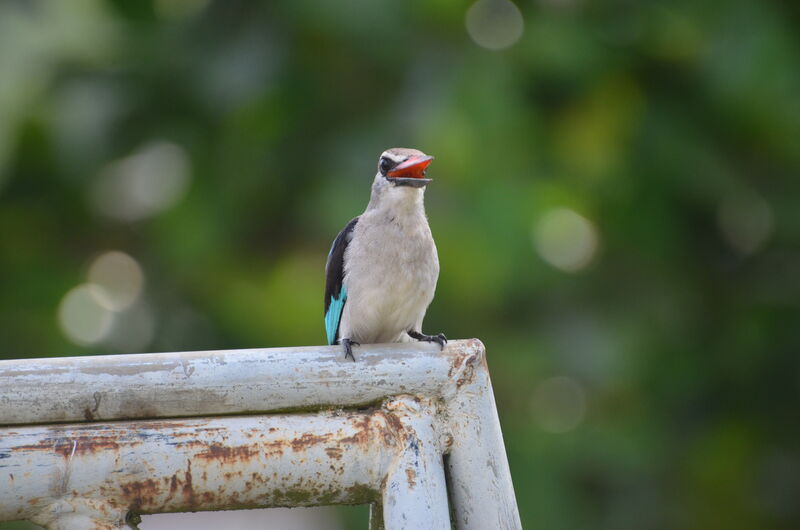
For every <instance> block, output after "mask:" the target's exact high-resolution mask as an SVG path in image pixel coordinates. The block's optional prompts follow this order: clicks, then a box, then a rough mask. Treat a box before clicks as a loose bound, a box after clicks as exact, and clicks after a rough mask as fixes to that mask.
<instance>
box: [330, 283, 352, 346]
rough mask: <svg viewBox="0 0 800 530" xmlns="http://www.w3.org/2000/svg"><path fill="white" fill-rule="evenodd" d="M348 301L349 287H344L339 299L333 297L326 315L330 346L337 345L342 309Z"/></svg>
mask: <svg viewBox="0 0 800 530" xmlns="http://www.w3.org/2000/svg"><path fill="white" fill-rule="evenodd" d="M346 300H347V287H346V286H344V285H342V290H341V291H340V292H339V296H338V297H331V303H330V305H329V306H328V312H327V313H325V332H326V333H327V335H328V344H335V343H336V339H337V338H338V337H337V335H338V332H339V322H340V321H341V319H342V309H344V303H345V301H346Z"/></svg>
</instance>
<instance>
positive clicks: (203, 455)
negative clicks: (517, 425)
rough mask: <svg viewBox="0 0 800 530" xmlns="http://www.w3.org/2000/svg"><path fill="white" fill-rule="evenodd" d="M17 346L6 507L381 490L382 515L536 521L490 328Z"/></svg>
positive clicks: (183, 506) (0, 453)
mask: <svg viewBox="0 0 800 530" xmlns="http://www.w3.org/2000/svg"><path fill="white" fill-rule="evenodd" d="M357 358H358V362H355V363H354V362H352V361H349V360H345V359H344V357H343V356H342V354H341V349H340V348H339V347H328V346H325V347H305V348H279V349H249V350H228V351H205V352H180V353H154V354H136V355H113V356H96V357H71V358H52V359H25V360H13V361H0V521H4V520H18V519H27V520H30V521H33V522H35V523H37V524H40V525H42V526H45V527H46V528H48V529H59V530H73V529H84V528H97V529H116V528H126V527H128V526H135V525H136V522H137V520H138V516H139V515H140V514H153V513H163V512H180V511H198V510H230V509H244V508H264V507H277V506H316V505H329V504H365V503H368V504H371V505H372V510H371V516H370V526H371V528H373V529H377V528H387V529H402V528H410V529H413V530H422V529H446V528H451V525H452V526H454V527H455V528H458V529H470V530H492V529H518V528H521V525H520V520H519V513H518V510H517V504H516V499H515V497H514V489H513V486H512V483H511V475H510V473H509V469H508V463H507V460H506V452H505V448H504V446H503V437H502V433H501V431H500V423H499V421H498V418H497V412H496V410H495V402H494V396H493V393H492V387H491V382H490V379H489V371H488V368H487V366H486V357H485V350H484V346H483V344H482V343H481V342H480V341H478V340H474V339H473V340H466V341H453V342H450V344H449V345H448V346H447V347H446V348H445V350H444V351H442V352H440V351H439V349H438V347H436V346H433V345H423V344H412V343H409V344H387V345H369V346H364V347H361V348H359V350H358V356H357Z"/></svg>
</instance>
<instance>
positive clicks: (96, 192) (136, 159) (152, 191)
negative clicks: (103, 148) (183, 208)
mask: <svg viewBox="0 0 800 530" xmlns="http://www.w3.org/2000/svg"><path fill="white" fill-rule="evenodd" d="M189 169H190V168H189V158H188V156H187V155H186V152H185V151H184V150H183V149H182V148H181V147H179V146H177V145H175V144H173V143H169V142H164V141H158V142H153V143H151V144H148V145H146V146H144V147H143V148H142V149H140V150H139V151H138V152H137V153H135V154H133V155H131V156H128V157H126V158H123V159H122V160H119V161H117V162H114V163H112V164H111V165H110V166H108V167H107V168H106V169H105V170H104V171H103V172H102V173H101V175H100V176H99V178H98V179H97V181H96V182H95V183H94V186H93V188H92V190H91V197H90V198H91V203H92V206H93V207H94V209H95V210H96V211H97V212H98V213H100V214H102V215H105V216H107V217H111V218H114V219H118V220H121V221H138V220H141V219H145V218H148V217H151V216H153V215H156V214H158V213H161V212H162V211H164V210H167V209H169V208H171V207H172V206H174V205H175V204H176V203H177V202H178V201H179V200H180V199H182V198H183V196H184V195H185V194H186V191H187V189H188V187H189V178H190V171H189Z"/></svg>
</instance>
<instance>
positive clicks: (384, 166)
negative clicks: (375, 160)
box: [378, 156, 396, 175]
mask: <svg viewBox="0 0 800 530" xmlns="http://www.w3.org/2000/svg"><path fill="white" fill-rule="evenodd" d="M395 165H396V162H394V161H392V160H390V159H388V158H386V157H385V156H382V157H381V161H380V163H379V164H378V169H379V170H380V172H381V174H382V175H385V174H386V173H388V171H389V170H390V169H392V168H393V167H394V166H395Z"/></svg>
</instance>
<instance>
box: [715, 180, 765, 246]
mask: <svg viewBox="0 0 800 530" xmlns="http://www.w3.org/2000/svg"><path fill="white" fill-rule="evenodd" d="M717 223H718V224H719V228H720V231H721V232H722V235H723V236H724V237H725V240H726V241H727V242H728V243H729V244H730V245H731V246H732V247H733V248H735V249H736V250H738V251H739V252H740V253H742V254H753V253H754V252H756V251H758V250H759V249H760V248H761V247H763V246H764V243H765V242H766V240H767V239H768V238H769V236H770V234H771V233H772V208H771V207H770V205H769V203H768V202H767V201H766V200H765V199H764V198H763V197H761V196H760V195H758V194H756V193H752V192H750V193H736V194H729V195H726V196H725V197H723V198H722V201H720V204H719V208H718V209H717Z"/></svg>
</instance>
